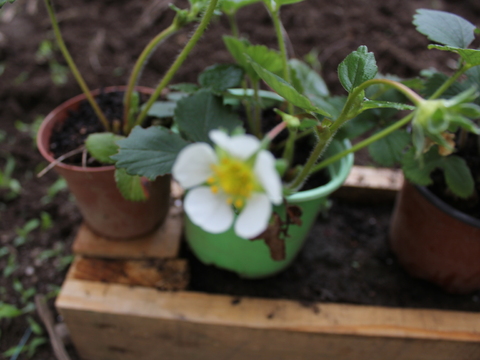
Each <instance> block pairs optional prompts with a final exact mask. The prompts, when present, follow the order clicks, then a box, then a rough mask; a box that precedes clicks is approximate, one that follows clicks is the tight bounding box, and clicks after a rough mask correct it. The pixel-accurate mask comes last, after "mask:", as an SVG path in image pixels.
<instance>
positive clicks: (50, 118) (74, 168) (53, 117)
mask: <svg viewBox="0 0 480 360" xmlns="http://www.w3.org/2000/svg"><path fill="white" fill-rule="evenodd" d="M126 88H127V87H126V86H124V85H121V86H107V87H103V88H100V89H95V90H93V91H92V92H91V93H92V95H93V96H97V95H98V94H100V92H101V91H103V92H115V91H125V89H126ZM135 90H137V91H140V92H142V93H145V94H152V93H153V92H154V89H151V88H148V87H144V86H136V87H135ZM84 99H86V97H85V95H84V94H83V93H81V94H79V95H76V96H74V97H72V98H70V99H68V100H67V101H65V102H63V103H62V104H60V105H59V106H57V107H56V108H55V109H53V110H52V111H51V112H50V113H49V114H48V115H47V116H46V117H45V119H44V120H43V121H42V124H41V125H40V129H39V130H38V136H37V148H38V151H39V152H40V154H42V156H43V157H44V158H45V160H47V161H48V162H50V163H52V162H54V161H55V160H56V159H55V158H54V157H53V156H52V153H51V152H50V150H49V149H48V148H46V147H45V146H44V144H43V143H42V136H41V135H40V134H42V133H43V132H44V131H45V129H46V128H47V126H48V124H49V123H50V122H51V121H58V120H57V116H58V115H57V113H58V112H59V111H61V110H62V109H65V108H69V107H70V106H71V105H72V104H75V103H78V102H80V101H82V100H84ZM47 141H48V142H49V141H50V139H47ZM55 166H57V167H60V168H63V169H68V170H70V171H79V172H94V173H96V172H103V171H105V172H108V171H113V170H115V165H104V166H97V167H83V166H76V165H69V164H65V163H63V162H59V163H57V164H55Z"/></svg>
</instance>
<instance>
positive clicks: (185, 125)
mask: <svg viewBox="0 0 480 360" xmlns="http://www.w3.org/2000/svg"><path fill="white" fill-rule="evenodd" d="M175 121H176V123H177V124H178V128H179V129H180V131H181V132H182V133H183V134H185V135H186V137H187V138H188V139H190V140H192V141H203V142H207V143H211V141H210V138H209V137H208V133H209V132H210V131H211V130H214V129H219V128H224V129H225V130H227V131H228V132H229V133H230V132H231V131H233V129H235V128H236V127H238V126H242V122H241V121H240V120H239V118H238V114H237V113H235V112H233V110H232V109H231V108H230V107H229V106H225V105H223V100H222V98H221V97H219V96H216V95H215V94H213V93H211V92H210V91H208V90H200V91H199V92H197V93H195V94H194V95H191V96H189V97H188V98H184V99H182V100H180V101H179V102H178V105H177V109H176V110H175Z"/></svg>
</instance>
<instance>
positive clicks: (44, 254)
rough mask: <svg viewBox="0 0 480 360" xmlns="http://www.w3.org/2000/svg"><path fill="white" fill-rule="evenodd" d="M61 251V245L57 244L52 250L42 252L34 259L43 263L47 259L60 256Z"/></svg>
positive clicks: (62, 247)
mask: <svg viewBox="0 0 480 360" xmlns="http://www.w3.org/2000/svg"><path fill="white" fill-rule="evenodd" d="M63 250H64V246H63V243H60V242H58V243H56V244H55V246H54V247H53V249H47V250H43V251H42V252H41V253H40V254H38V256H37V258H36V259H37V260H38V261H41V262H43V261H45V260H47V259H50V258H53V257H58V256H60V254H61V253H62V252H63Z"/></svg>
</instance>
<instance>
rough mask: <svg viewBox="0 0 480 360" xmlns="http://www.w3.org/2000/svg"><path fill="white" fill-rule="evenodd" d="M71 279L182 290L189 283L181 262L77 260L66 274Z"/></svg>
mask: <svg viewBox="0 0 480 360" xmlns="http://www.w3.org/2000/svg"><path fill="white" fill-rule="evenodd" d="M70 277H71V278H72V279H78V280H88V281H96V282H106V283H113V284H124V285H132V286H146V287H154V288H157V289H161V290H170V291H172V290H185V289H186V288H187V286H188V282H189V272H188V264H187V260H185V259H149V260H113V259H99V258H78V259H76V261H75V264H74V265H73V267H72V271H71V272H70Z"/></svg>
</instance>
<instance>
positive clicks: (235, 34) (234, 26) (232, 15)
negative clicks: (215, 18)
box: [226, 12, 240, 39]
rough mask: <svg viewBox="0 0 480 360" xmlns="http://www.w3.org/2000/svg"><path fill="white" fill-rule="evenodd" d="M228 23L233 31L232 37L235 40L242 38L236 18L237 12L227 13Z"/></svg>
mask: <svg viewBox="0 0 480 360" xmlns="http://www.w3.org/2000/svg"><path fill="white" fill-rule="evenodd" d="M226 15H227V19H228V23H229V24H230V29H231V30H232V35H233V37H234V38H236V39H238V37H239V36H240V31H239V30H238V24H237V19H236V18H235V12H233V13H226Z"/></svg>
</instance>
